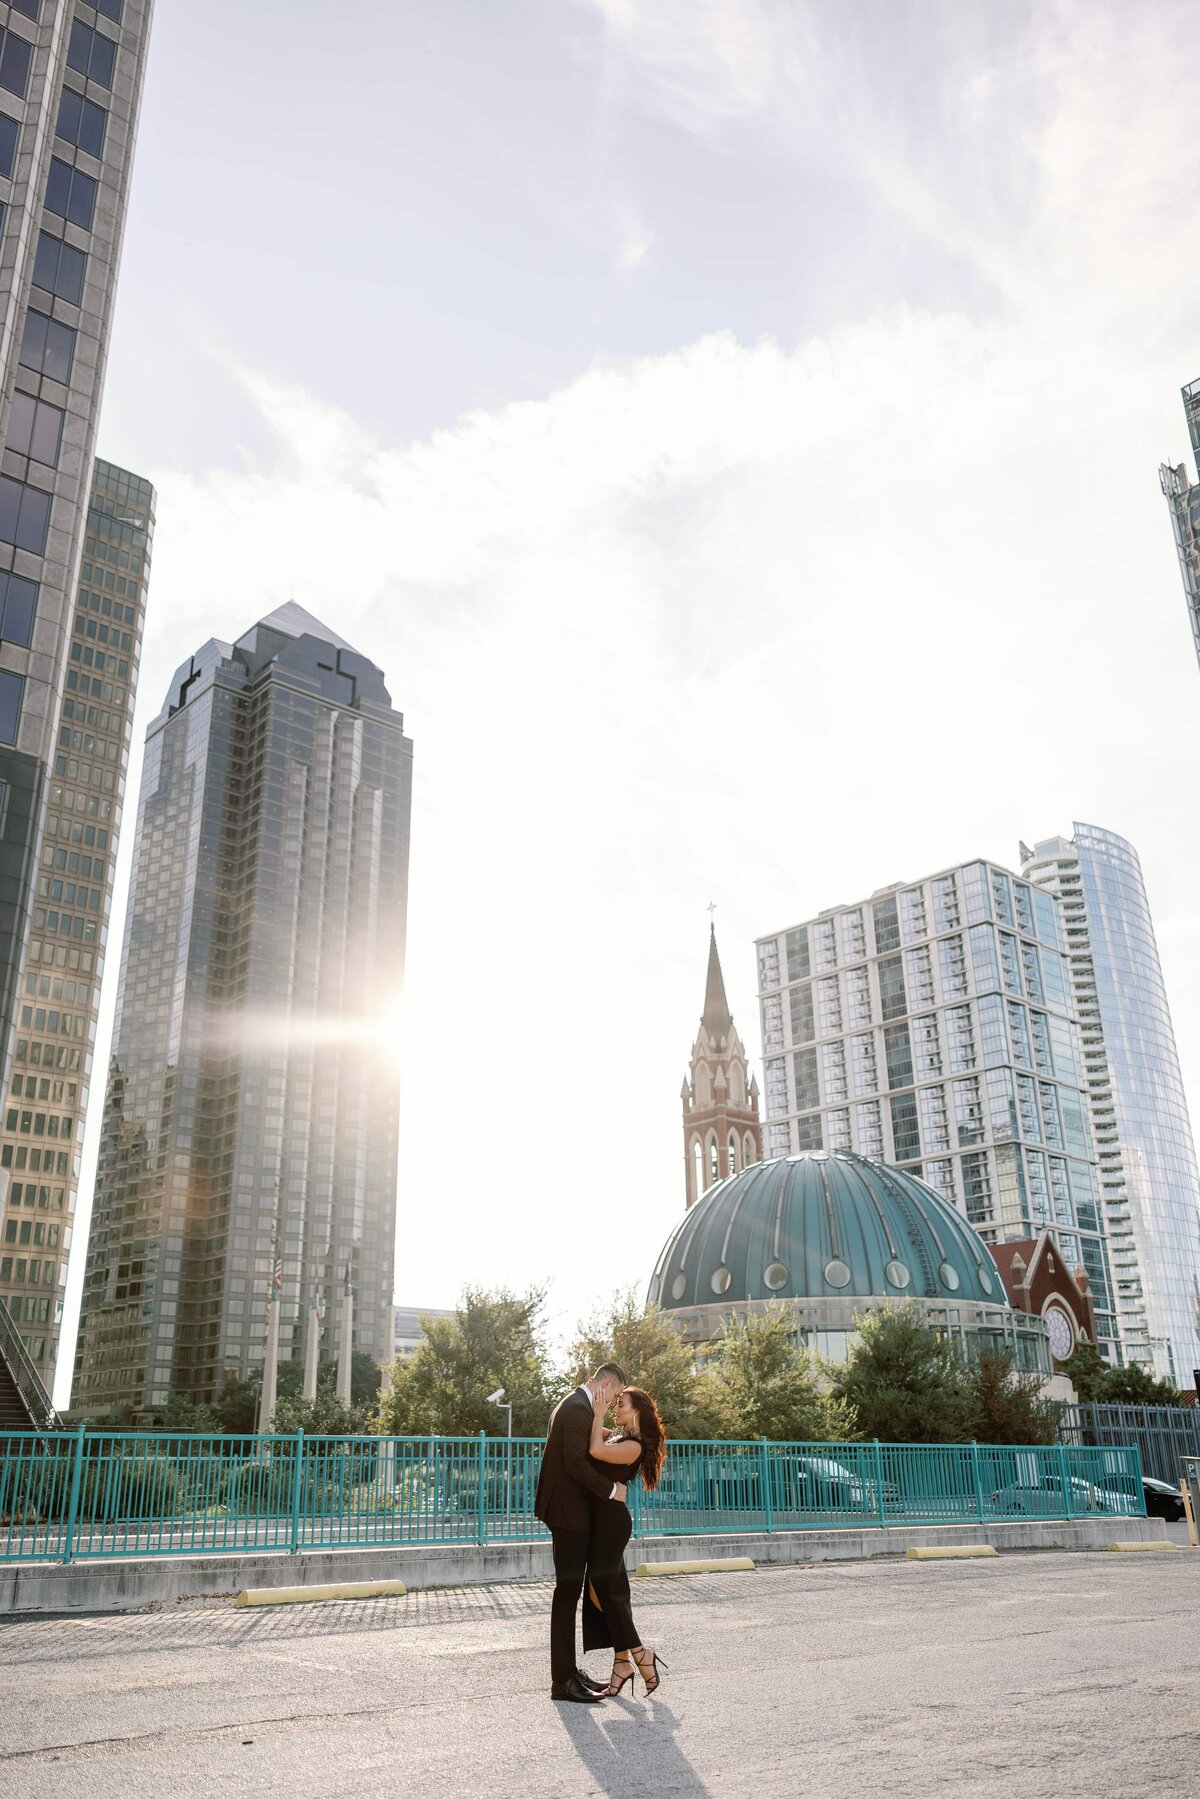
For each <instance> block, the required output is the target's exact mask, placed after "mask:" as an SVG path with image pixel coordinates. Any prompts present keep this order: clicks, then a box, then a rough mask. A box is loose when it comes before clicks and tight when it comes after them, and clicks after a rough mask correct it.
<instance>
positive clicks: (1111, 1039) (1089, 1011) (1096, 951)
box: [1021, 824, 1200, 1387]
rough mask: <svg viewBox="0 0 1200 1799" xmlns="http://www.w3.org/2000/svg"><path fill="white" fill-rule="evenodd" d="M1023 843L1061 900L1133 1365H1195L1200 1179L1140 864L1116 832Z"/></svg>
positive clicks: (1199, 1313) (1175, 1374)
mask: <svg viewBox="0 0 1200 1799" xmlns="http://www.w3.org/2000/svg"><path fill="white" fill-rule="evenodd" d="M1072 829H1073V831H1074V836H1073V837H1071V838H1063V837H1051V838H1048V839H1047V840H1046V841H1045V842H1043V843H1037V844H1035V845H1034V847H1033V849H1032V850H1027V849H1026V848H1025V846H1024V845H1022V846H1021V867H1022V872H1023V873H1024V874H1025V875H1026V876H1027V877H1028V878H1029V880H1030V881H1033V882H1036V883H1037V885H1038V886H1039V887H1045V888H1046V889H1048V890H1049V891H1050V892H1052V893H1055V894H1057V895H1058V897H1059V899H1060V900H1061V902H1062V911H1063V925H1064V929H1065V933H1066V948H1067V957H1068V961H1069V964H1070V971H1071V986H1072V990H1073V992H1074V996H1075V1007H1076V1011H1077V1012H1078V1015H1079V1027H1080V1036H1081V1046H1082V1053H1083V1072H1084V1079H1085V1082H1086V1085H1087V1093H1088V1101H1089V1104H1090V1108H1091V1117H1092V1134H1093V1137H1094V1139H1095V1145H1096V1152H1097V1157H1098V1160H1099V1176H1100V1194H1101V1199H1102V1202H1103V1206H1104V1216H1105V1226H1106V1232H1107V1237H1108V1249H1109V1257H1110V1261H1111V1265H1112V1274H1113V1281H1114V1284H1115V1286H1116V1299H1117V1323H1118V1328H1119V1331H1120V1338H1121V1345H1122V1348H1123V1350H1124V1353H1125V1357H1126V1359H1127V1360H1128V1361H1131V1362H1140V1363H1142V1364H1143V1366H1145V1367H1146V1368H1147V1369H1148V1370H1150V1371H1152V1372H1154V1373H1156V1374H1158V1375H1159V1376H1160V1377H1162V1378H1165V1379H1167V1380H1170V1381H1174V1382H1176V1383H1177V1384H1179V1385H1181V1386H1185V1387H1186V1386H1190V1385H1191V1380H1192V1371H1193V1369H1195V1368H1200V1174H1198V1173H1197V1168H1196V1150H1195V1145H1194V1143H1193V1141H1192V1126H1191V1120H1190V1119H1189V1117H1188V1108H1187V1100H1186V1097H1185V1095H1184V1091H1183V1078H1182V1076H1181V1074H1180V1070H1179V1057H1178V1054H1177V1052H1176V1048H1175V1032H1174V1029H1173V1027H1172V1024H1171V1010H1170V1007H1169V1005H1168V1003H1167V991H1166V986H1165V984H1164V981H1163V973H1162V966H1161V964H1160V962H1159V958H1158V945H1157V943H1156V942H1155V938H1154V925H1153V922H1152V920H1151V917H1150V905H1149V902H1148V900H1147V898H1146V889H1145V885H1144V883H1143V881H1142V870H1141V864H1140V862H1139V861H1138V855H1137V851H1136V850H1135V849H1134V848H1133V845H1132V844H1129V843H1126V841H1125V839H1124V838H1123V837H1118V836H1117V835H1116V834H1115V833H1114V832H1112V831H1103V830H1100V829H1099V828H1098V827H1097V826H1095V825H1085V824H1076V825H1074V826H1073V827H1072Z"/></svg>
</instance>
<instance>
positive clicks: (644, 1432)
mask: <svg viewBox="0 0 1200 1799" xmlns="http://www.w3.org/2000/svg"><path fill="white" fill-rule="evenodd" d="M625 1398H626V1399H627V1400H628V1401H629V1403H630V1405H631V1406H632V1407H633V1409H634V1411H635V1412H636V1413H637V1420H638V1436H639V1437H640V1438H641V1439H642V1455H641V1461H640V1464H639V1466H640V1467H641V1471H642V1479H643V1480H644V1481H645V1483H646V1485H647V1487H656V1486H657V1485H658V1477H659V1475H660V1474H661V1473H662V1465H663V1461H664V1459H665V1457H666V1453H667V1444H666V1438H665V1435H664V1432H663V1421H662V1419H661V1418H660V1417H659V1415H658V1407H657V1406H656V1405H655V1403H654V1401H653V1400H652V1399H651V1397H650V1395H649V1393H647V1392H645V1390H644V1389H643V1388H641V1387H626V1389H625Z"/></svg>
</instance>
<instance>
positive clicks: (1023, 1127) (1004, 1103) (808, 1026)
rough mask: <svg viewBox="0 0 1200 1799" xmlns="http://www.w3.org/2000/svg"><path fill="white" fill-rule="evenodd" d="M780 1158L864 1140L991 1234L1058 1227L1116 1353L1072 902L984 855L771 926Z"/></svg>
mask: <svg viewBox="0 0 1200 1799" xmlns="http://www.w3.org/2000/svg"><path fill="white" fill-rule="evenodd" d="M758 985H759V1001H760V1006H761V1011H762V1030H763V1054H764V1057H765V1064H766V1066H765V1088H764V1095H765V1100H766V1131H767V1156H768V1157H772V1156H782V1155H790V1154H792V1153H793V1152H794V1151H797V1150H805V1149H808V1150H813V1149H853V1150H856V1151H857V1152H858V1153H859V1154H861V1155H866V1156H872V1157H876V1158H880V1159H882V1160H884V1161H887V1162H894V1163H898V1164H899V1165H900V1167H902V1168H906V1169H909V1170H911V1172H913V1173H914V1174H918V1175H921V1176H922V1177H923V1178H924V1179H925V1180H926V1181H928V1182H929V1184H930V1185H931V1186H933V1187H936V1188H937V1189H938V1191H939V1192H940V1193H942V1194H944V1195H945V1197H946V1198H947V1199H949V1200H950V1201H952V1202H953V1203H954V1204H955V1205H957V1206H958V1207H959V1209H960V1210H961V1211H964V1212H965V1213H966V1215H967V1217H968V1218H969V1220H970V1221H971V1223H972V1224H973V1225H974V1226H975V1228H976V1229H977V1230H978V1231H979V1232H980V1234H981V1235H982V1236H983V1237H984V1238H985V1239H986V1240H987V1241H989V1242H996V1241H998V1240H1000V1241H1002V1240H1004V1239H1007V1238H1011V1237H1032V1236H1036V1235H1037V1233H1038V1231H1040V1230H1042V1229H1043V1228H1045V1227H1047V1226H1049V1227H1051V1228H1052V1229H1053V1230H1054V1232H1055V1235H1056V1236H1057V1238H1058V1242H1059V1245H1060V1248H1061V1250H1062V1253H1063V1256H1064V1257H1065V1258H1066V1260H1067V1262H1068V1265H1069V1266H1071V1267H1075V1266H1078V1265H1082V1266H1083V1267H1084V1268H1085V1269H1086V1270H1087V1273H1088V1276H1089V1279H1090V1283H1091V1291H1092V1297H1093V1299H1094V1302H1095V1307H1096V1326H1097V1337H1098V1340H1099V1346H1100V1348H1101V1350H1102V1352H1103V1353H1105V1354H1106V1355H1108V1356H1109V1357H1110V1358H1112V1357H1114V1356H1115V1355H1116V1320H1115V1317H1114V1315H1113V1306H1112V1289H1111V1282H1110V1277H1109V1269H1108V1256H1107V1250H1106V1245H1105V1241H1104V1229H1103V1221H1102V1217H1101V1212H1100V1200H1099V1191H1098V1187H1097V1181H1096V1161H1095V1152H1094V1150H1093V1147H1092V1140H1091V1132H1090V1130H1089V1125H1088V1117H1087V1108H1086V1101H1085V1096H1084V1092H1083V1070H1082V1065H1081V1062H1080V1054H1079V1034H1078V1030H1077V1027H1076V1021H1075V1016H1074V1013H1073V1010H1072V1002H1071V989H1070V980H1069V973H1068V967H1067V958H1066V955H1065V954H1064V939H1063V933H1062V924H1061V920H1060V916H1059V906H1058V902H1057V901H1056V900H1055V899H1054V897H1053V895H1052V894H1050V893H1047V892H1044V891H1042V890H1041V889H1040V888H1037V887H1032V886H1031V885H1030V884H1029V883H1028V882H1026V881H1021V880H1017V879H1015V878H1014V877H1013V876H1012V875H1010V874H1009V873H1008V872H1007V870H1005V869H1003V868H997V867H995V866H993V865H992V864H990V863H986V862H970V863H965V864H963V865H962V866H960V867H956V868H949V869H944V870H943V871H942V872H941V873H940V874H936V875H933V876H931V877H930V878H929V879H927V880H923V881H915V882H902V883H897V884H895V885H894V886H892V887H886V888H883V889H881V890H880V891H879V892H878V893H876V894H873V895H872V897H871V898H870V899H869V900H866V901H863V902H862V903H861V904H859V905H854V906H835V907H832V908H831V909H830V910H829V911H826V912H822V913H821V914H820V916H819V917H818V918H814V919H810V920H809V921H808V922H807V923H806V924H801V925H797V926H796V927H795V928H794V929H792V930H790V931H781V932H779V933H778V934H776V935H774V936H770V937H763V938H761V939H760V940H759V943H758Z"/></svg>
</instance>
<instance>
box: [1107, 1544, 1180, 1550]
mask: <svg viewBox="0 0 1200 1799" xmlns="http://www.w3.org/2000/svg"><path fill="white" fill-rule="evenodd" d="M1108 1547H1109V1548H1110V1549H1116V1550H1122V1551H1123V1550H1126V1549H1178V1548H1179V1544H1178V1543H1110V1544H1109V1545H1108Z"/></svg>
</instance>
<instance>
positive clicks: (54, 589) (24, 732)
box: [0, 0, 151, 1334]
mask: <svg viewBox="0 0 1200 1799" xmlns="http://www.w3.org/2000/svg"><path fill="white" fill-rule="evenodd" d="M150 12H151V0H95V3H94V4H91V5H85V4H83V3H82V0H12V4H10V5H8V6H5V7H3V8H0V317H2V329H0V445H2V446H3V449H2V452H0V1073H2V1074H3V1075H4V1077H5V1078H7V1075H8V1072H9V1069H8V1065H7V1064H8V1058H9V1055H10V1053H11V1046H12V1045H11V1026H12V1022H13V1011H14V1006H15V1005H16V1004H17V1002H18V995H17V985H18V981H19V979H20V970H21V966H22V963H23V962H24V960H25V946H26V938H27V935H28V933H29V931H30V929H31V921H30V913H31V907H32V904H33V895H32V886H33V882H34V878H35V877H34V870H35V866H36V865H37V861H38V853H39V851H38V840H39V836H40V832H41V828H42V821H43V817H44V811H45V804H46V793H45V788H46V783H47V780H48V779H49V776H50V768H51V764H52V762H53V760H54V753H55V741H56V737H57V734H58V731H59V728H60V725H59V707H60V703H61V700H62V697H63V691H64V674H65V672H66V669H67V667H68V666H69V661H68V648H69V645H70V644H71V641H72V622H73V616H74V613H75V597H76V586H77V582H78V577H79V566H80V559H81V552H82V548H83V535H84V523H85V517H86V513H87V508H88V492H89V488H90V486H91V482H92V472H93V458H94V455H95V442H96V419H97V414H98V412H99V408H100V397H101V389H102V386H103V381H104V367H105V359H106V356H107V350H108V333H109V325H110V321H111V317H112V309H113V300H114V296H115V293H116V283H117V266H118V263H119V260H120V252H121V238H122V234H123V231H124V223H125V209H126V204H127V200H128V196H129V183H130V171H131V165H132V160H133V146H134V136H135V132H136V127H137V113H138V105H139V99H140V94H141V87H142V76H143V70H144V66H145V57H146V42H147V38H148V35H149V30H150ZM60 1247H61V1245H60ZM38 1310H39V1313H40V1304H39V1308H38ZM22 1322H23V1320H22ZM37 1322H39V1323H41V1322H49V1319H47V1320H45V1321H43V1320H41V1319H40V1317H39V1319H38V1320H37ZM51 1334H52V1333H51Z"/></svg>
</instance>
